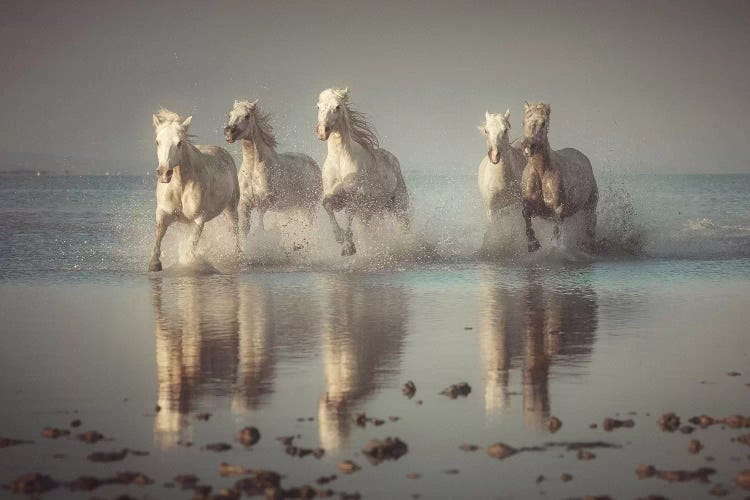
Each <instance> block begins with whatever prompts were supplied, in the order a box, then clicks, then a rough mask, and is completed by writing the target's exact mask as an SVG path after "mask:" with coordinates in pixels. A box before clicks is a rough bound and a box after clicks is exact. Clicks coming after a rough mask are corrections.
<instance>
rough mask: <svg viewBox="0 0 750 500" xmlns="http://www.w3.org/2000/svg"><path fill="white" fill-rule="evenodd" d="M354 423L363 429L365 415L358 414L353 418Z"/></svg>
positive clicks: (365, 422)
mask: <svg viewBox="0 0 750 500" xmlns="http://www.w3.org/2000/svg"><path fill="white" fill-rule="evenodd" d="M354 423H355V424H357V425H358V426H360V427H364V426H365V425H367V414H366V413H358V414H357V416H356V417H355V418H354Z"/></svg>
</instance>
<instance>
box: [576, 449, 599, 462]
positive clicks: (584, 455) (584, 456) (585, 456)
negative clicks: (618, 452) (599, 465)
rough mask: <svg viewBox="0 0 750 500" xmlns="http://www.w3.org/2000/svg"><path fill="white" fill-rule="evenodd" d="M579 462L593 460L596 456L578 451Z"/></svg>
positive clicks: (585, 451)
mask: <svg viewBox="0 0 750 500" xmlns="http://www.w3.org/2000/svg"><path fill="white" fill-rule="evenodd" d="M577 456H578V460H593V459H595V458H596V455H595V454H594V453H592V452H590V451H588V450H578V455H577Z"/></svg>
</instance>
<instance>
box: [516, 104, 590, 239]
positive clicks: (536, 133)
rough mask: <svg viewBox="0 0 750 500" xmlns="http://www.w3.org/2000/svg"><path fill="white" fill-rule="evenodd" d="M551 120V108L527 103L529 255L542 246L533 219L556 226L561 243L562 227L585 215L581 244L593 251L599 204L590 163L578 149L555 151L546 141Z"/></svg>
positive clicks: (524, 186) (525, 184)
mask: <svg viewBox="0 0 750 500" xmlns="http://www.w3.org/2000/svg"><path fill="white" fill-rule="evenodd" d="M549 116H550V106H549V104H545V103H535V104H529V103H528V102H524V122H523V129H524V140H523V152H524V155H525V156H526V158H527V162H526V167H524V170H523V177H522V179H521V187H522V194H523V219H524V222H525V223H526V238H527V239H528V244H529V252H533V251H535V250H537V249H539V247H540V246H541V245H540V244H539V240H537V239H536V235H535V234H534V228H533V227H532V226H531V218H532V217H535V216H540V217H544V218H547V219H552V221H553V222H554V224H555V226H554V233H553V234H554V237H555V239H556V240H559V239H560V224H561V223H562V221H563V220H564V219H566V218H568V217H570V216H571V215H573V214H575V213H577V212H582V214H583V217H584V227H583V230H584V238H583V241H582V242H581V243H582V244H583V246H584V247H585V248H586V249H587V250H591V249H592V248H593V244H594V233H595V231H596V204H597V202H598V200H599V191H598V189H597V187H596V179H594V172H593V169H592V168H591V162H590V161H589V159H588V158H587V157H586V155H584V154H583V153H581V152H580V151H578V150H577V149H573V148H565V149H560V150H558V151H553V150H552V148H551V147H550V145H549V140H548V139H547V133H548V131H549Z"/></svg>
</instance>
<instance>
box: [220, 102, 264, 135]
mask: <svg viewBox="0 0 750 500" xmlns="http://www.w3.org/2000/svg"><path fill="white" fill-rule="evenodd" d="M257 104H258V100H257V99H256V100H254V101H234V107H233V108H232V110H231V111H230V112H229V115H228V117H227V125H226V127H224V137H226V139H227V142H228V143H230V144H231V143H233V142H234V141H237V140H240V139H246V138H248V137H251V136H252V134H253V129H254V128H255V117H254V113H253V112H254V111H255V107H256V106H257Z"/></svg>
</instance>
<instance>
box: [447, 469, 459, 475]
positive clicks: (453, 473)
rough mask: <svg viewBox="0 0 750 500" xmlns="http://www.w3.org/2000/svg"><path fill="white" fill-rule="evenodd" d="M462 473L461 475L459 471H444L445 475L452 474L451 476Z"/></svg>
mask: <svg viewBox="0 0 750 500" xmlns="http://www.w3.org/2000/svg"><path fill="white" fill-rule="evenodd" d="M460 473H461V471H460V470H458V469H445V470H444V471H443V474H450V475H456V474H460Z"/></svg>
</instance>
